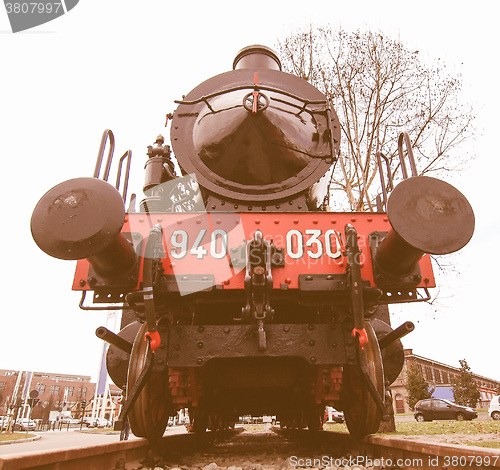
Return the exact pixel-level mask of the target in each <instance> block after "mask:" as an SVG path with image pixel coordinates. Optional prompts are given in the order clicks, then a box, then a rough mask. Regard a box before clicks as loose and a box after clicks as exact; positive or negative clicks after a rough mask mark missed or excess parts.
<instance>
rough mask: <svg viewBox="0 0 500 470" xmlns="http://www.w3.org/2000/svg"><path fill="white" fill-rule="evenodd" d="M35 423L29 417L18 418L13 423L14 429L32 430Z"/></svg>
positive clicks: (34, 427)
mask: <svg viewBox="0 0 500 470" xmlns="http://www.w3.org/2000/svg"><path fill="white" fill-rule="evenodd" d="M35 429H36V423H35V421H33V420H32V419H29V418H18V420H17V421H16V422H15V425H14V431H34V430H35Z"/></svg>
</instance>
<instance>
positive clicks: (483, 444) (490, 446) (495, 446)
mask: <svg viewBox="0 0 500 470" xmlns="http://www.w3.org/2000/svg"><path fill="white" fill-rule="evenodd" d="M462 444H463V445H466V446H476V447H487V448H488V449H500V442H497V441H466V442H463V443H462Z"/></svg>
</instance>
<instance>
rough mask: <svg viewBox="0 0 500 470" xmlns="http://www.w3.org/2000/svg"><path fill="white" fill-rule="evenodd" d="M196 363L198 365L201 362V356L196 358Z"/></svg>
mask: <svg viewBox="0 0 500 470" xmlns="http://www.w3.org/2000/svg"><path fill="white" fill-rule="evenodd" d="M196 364H198V365H199V366H200V365H201V364H203V359H202V358H201V357H199V358H198V359H196Z"/></svg>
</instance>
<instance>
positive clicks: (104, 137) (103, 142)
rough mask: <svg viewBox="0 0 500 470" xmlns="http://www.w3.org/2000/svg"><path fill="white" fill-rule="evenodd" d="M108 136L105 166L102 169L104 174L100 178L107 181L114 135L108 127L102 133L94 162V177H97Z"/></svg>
mask: <svg viewBox="0 0 500 470" xmlns="http://www.w3.org/2000/svg"><path fill="white" fill-rule="evenodd" d="M108 137H109V150H108V158H107V159H106V167H105V169H104V175H103V177H102V179H103V180H104V181H108V178H109V170H110V168H111V160H112V159H113V152H114V151H115V136H114V135H113V132H112V131H111V130H110V129H105V130H104V132H103V133H102V138H101V145H100V146H99V152H98V153H97V161H96V164H95V170H94V178H99V173H100V172H101V165H102V157H103V156H104V150H105V148H106V143H107V141H108Z"/></svg>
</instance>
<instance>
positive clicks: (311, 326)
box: [307, 323, 316, 331]
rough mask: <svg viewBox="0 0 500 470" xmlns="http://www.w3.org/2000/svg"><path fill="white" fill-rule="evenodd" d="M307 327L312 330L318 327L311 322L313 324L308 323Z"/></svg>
mask: <svg viewBox="0 0 500 470" xmlns="http://www.w3.org/2000/svg"><path fill="white" fill-rule="evenodd" d="M307 328H308V329H309V330H311V331H312V330H314V328H316V327H315V326H314V325H313V324H312V323H311V324H309V325H307Z"/></svg>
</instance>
